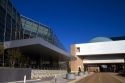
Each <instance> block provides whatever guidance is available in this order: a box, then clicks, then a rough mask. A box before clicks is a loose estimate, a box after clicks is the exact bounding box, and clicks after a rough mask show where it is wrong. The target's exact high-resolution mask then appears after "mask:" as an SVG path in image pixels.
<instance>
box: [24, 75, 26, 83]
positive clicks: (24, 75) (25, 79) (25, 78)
mask: <svg viewBox="0 0 125 83" xmlns="http://www.w3.org/2000/svg"><path fill="white" fill-rule="evenodd" d="M24 83H26V75H24Z"/></svg>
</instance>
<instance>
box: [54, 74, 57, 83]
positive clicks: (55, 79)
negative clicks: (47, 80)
mask: <svg viewBox="0 0 125 83" xmlns="http://www.w3.org/2000/svg"><path fill="white" fill-rule="evenodd" d="M54 81H55V82H54V83H56V82H57V78H56V75H55V76H54Z"/></svg>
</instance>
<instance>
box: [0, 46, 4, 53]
mask: <svg viewBox="0 0 125 83" xmlns="http://www.w3.org/2000/svg"><path fill="white" fill-rule="evenodd" d="M3 52H4V47H3V44H0V55H2V54H3Z"/></svg>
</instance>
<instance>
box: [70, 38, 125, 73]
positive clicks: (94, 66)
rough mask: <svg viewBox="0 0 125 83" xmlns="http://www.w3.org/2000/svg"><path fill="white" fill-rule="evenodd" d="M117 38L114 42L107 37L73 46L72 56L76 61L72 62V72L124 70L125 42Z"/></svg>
mask: <svg viewBox="0 0 125 83" xmlns="http://www.w3.org/2000/svg"><path fill="white" fill-rule="evenodd" d="M115 38H116V37H115ZM117 38H118V39H117V40H112V39H111V38H107V37H96V38H94V39H92V40H90V42H89V43H82V44H73V45H72V46H71V54H72V56H73V57H74V58H75V59H74V60H71V62H70V65H71V70H72V72H77V71H78V69H79V68H81V69H82V70H84V71H95V72H97V71H102V72H104V71H106V72H118V71H121V70H123V69H124V68H125V67H124V63H125V47H124V46H125V40H123V39H122V40H120V39H121V37H117ZM119 38H120V39H119Z"/></svg>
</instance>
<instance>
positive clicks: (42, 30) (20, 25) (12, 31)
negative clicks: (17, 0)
mask: <svg viewBox="0 0 125 83" xmlns="http://www.w3.org/2000/svg"><path fill="white" fill-rule="evenodd" d="M37 37H39V38H42V39H44V40H45V41H47V42H49V43H51V44H53V45H55V46H56V47H58V48H60V49H63V50H65V49H64V47H63V45H62V43H61V42H60V41H59V39H58V38H57V36H56V35H55V34H54V32H53V31H52V29H51V28H50V27H48V26H46V25H43V24H41V23H39V22H36V21H34V20H32V19H30V18H27V17H24V16H21V15H20V13H19V12H18V11H17V10H16V9H15V7H14V6H13V5H12V3H11V0H0V66H3V67H12V66H15V67H32V68H34V66H35V68H43V69H44V68H49V67H51V68H52V67H53V68H55V67H59V59H60V57H59V56H56V55H54V54H53V55H52V56H50V53H46V54H45V53H40V52H38V51H33V52H32V53H28V52H29V50H30V49H28V51H26V52H25V51H24V50H23V49H22V48H21V47H19V48H11V49H4V46H3V44H4V41H12V40H20V39H29V38H37ZM26 50H27V49H26ZM56 54H57V53H56ZM14 56H16V58H15V57H14ZM62 59H63V58H62ZM13 62H14V64H13ZM45 62H48V63H49V64H48V63H45Z"/></svg>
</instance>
